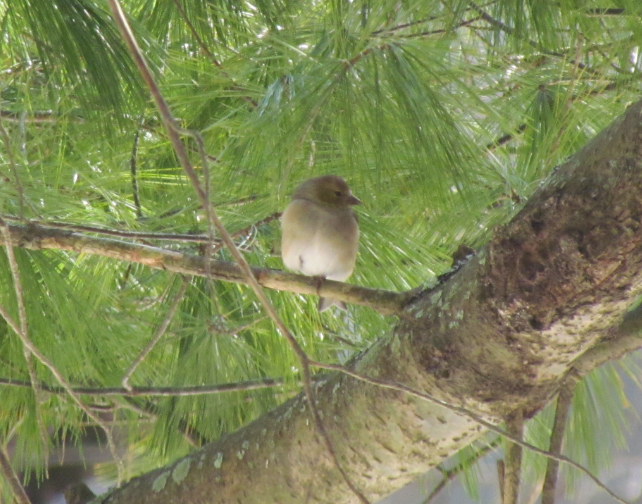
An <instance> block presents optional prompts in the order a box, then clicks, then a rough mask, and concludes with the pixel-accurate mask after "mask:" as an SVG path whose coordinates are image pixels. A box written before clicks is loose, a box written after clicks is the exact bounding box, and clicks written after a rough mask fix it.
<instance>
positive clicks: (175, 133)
mask: <svg viewBox="0 0 642 504" xmlns="http://www.w3.org/2000/svg"><path fill="white" fill-rule="evenodd" d="M108 2H109V5H110V7H111V10H112V14H113V16H114V19H115V20H116V24H117V25H118V28H119V30H120V32H121V35H122V37H123V38H124V40H125V43H126V44H127V46H128V48H129V51H130V53H131V55H132V57H133V58H134V61H135V63H136V66H137V67H138V70H139V71H140V73H141V76H142V77H143V80H144V81H145V83H146V84H147V87H148V89H149V91H150V93H151V95H152V97H153V99H154V101H155V103H156V107H157V108H158V111H159V112H160V115H161V118H162V120H163V124H164V125H165V128H166V130H167V134H168V136H169V138H170V141H171V143H172V146H173V147H174V151H175V152H176V155H177V157H178V159H179V161H180V163H181V166H182V167H183V170H185V173H186V174H187V176H188V178H189V179H190V182H191V183H192V186H193V187H194V190H195V192H196V194H197V196H198V197H199V200H200V201H201V204H202V205H203V208H204V209H205V210H206V212H207V218H208V222H209V223H210V225H214V226H215V227H216V229H217V230H218V232H219V234H220V235H221V237H222V239H223V242H224V243H225V246H226V247H227V248H228V250H229V251H230V253H231V254H232V256H233V257H234V260H235V261H236V262H237V264H238V265H239V268H240V269H241V271H242V272H243V274H244V276H245V277H246V279H247V281H248V283H249V285H250V286H251V287H252V290H253V291H254V293H255V294H256V296H257V298H258V299H259V301H260V303H261V305H262V306H263V308H264V309H265V311H266V312H267V313H268V315H269V316H270V318H271V319H272V320H273V321H274V323H275V325H276V326H277V328H278V329H279V331H280V332H281V335H282V336H283V337H284V338H285V339H286V341H287V342H288V343H289V344H290V347H291V348H292V350H293V351H294V352H295V354H296V355H297V357H298V359H299V361H300V363H301V368H302V369H301V370H302V374H303V388H304V390H305V396H306V398H307V401H308V404H309V407H310V411H311V413H312V415H313V419H314V423H315V425H316V427H317V429H318V431H319V433H320V434H321V437H322V438H323V440H324V442H325V444H326V447H327V449H328V451H329V453H330V455H331V456H332V458H333V460H334V463H335V465H336V467H337V469H338V470H339V472H340V473H341V475H342V477H343V479H344V481H345V482H346V484H347V485H348V487H349V488H350V490H351V491H352V492H353V493H354V494H355V495H356V496H357V498H358V499H359V500H360V501H361V502H362V503H368V500H367V499H366V497H365V496H364V495H363V494H362V493H361V491H360V490H359V489H357V488H356V487H355V485H354V484H353V483H352V481H350V478H349V477H348V474H347V473H346V472H345V470H344V469H343V467H342V466H341V464H340V463H339V459H338V457H337V455H336V453H335V451H334V448H333V446H332V443H331V441H330V438H329V436H328V433H327V432H326V430H325V427H324V425H323V423H322V422H321V417H320V415H319V412H318V410H317V408H316V404H315V400H314V392H313V390H312V385H311V379H310V359H309V357H308V356H307V354H306V353H305V352H304V351H303V348H301V346H300V345H299V343H298V342H297V340H296V339H295V338H294V336H293V335H292V333H291V332H290V331H289V329H288V328H287V327H286V326H285V324H284V323H283V321H282V320H281V319H280V317H279V315H278V314H277V312H276V310H275V309H274V307H273V306H272V304H271V303H270V301H269V299H268V298H267V296H266V295H265V293H264V292H263V289H262V288H261V286H260V284H259V283H258V281H257V280H256V278H255V277H254V275H253V273H252V269H251V267H250V265H249V264H248V262H247V261H246V260H245V258H244V257H243V255H242V254H241V252H240V251H239V250H238V248H237V247H236V244H235V243H234V240H233V239H232V237H231V236H230V234H229V233H228V231H227V229H225V226H224V225H223V223H222V222H221V221H220V219H219V218H218V216H217V215H216V212H215V211H214V207H213V206H212V204H211V202H210V201H209V199H208V197H207V193H206V191H205V190H204V189H203V186H202V185H201V182H200V180H199V179H198V176H197V174H196V172H195V171H194V167H193V166H192V164H191V162H190V160H189V157H188V156H187V152H186V150H185V145H184V144H183V142H182V141H181V139H180V136H179V132H180V128H179V127H178V126H177V124H176V121H175V119H174V117H173V115H172V113H171V110H170V109H169V106H168V104H167V102H166V101H165V98H164V97H163V95H162V93H161V92H160V89H159V88H158V85H157V84H156V82H155V80H154V77H153V76H152V74H151V72H150V70H149V67H148V66H147V62H146V61H145V58H144V56H143V53H142V52H141V50H140V48H139V47H138V44H137V42H136V39H135V37H134V34H133V33H132V31H131V27H130V26H129V23H128V21H127V18H126V16H125V13H124V12H123V10H122V7H121V5H120V2H119V1H118V0H108ZM199 136H200V135H199Z"/></svg>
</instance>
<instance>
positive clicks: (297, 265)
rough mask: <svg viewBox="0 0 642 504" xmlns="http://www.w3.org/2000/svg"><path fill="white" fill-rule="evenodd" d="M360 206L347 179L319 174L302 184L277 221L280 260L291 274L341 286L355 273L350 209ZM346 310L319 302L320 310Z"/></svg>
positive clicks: (332, 301) (353, 220)
mask: <svg viewBox="0 0 642 504" xmlns="http://www.w3.org/2000/svg"><path fill="white" fill-rule="evenodd" d="M360 204H361V201H359V199H357V198H356V197H355V196H353V195H352V192H351V191H350V188H349V187H348V184H347V183H346V181H345V180H343V179H342V178H341V177H339V176H337V175H323V176H321V177H315V178H311V179H308V180H306V181H305V182H303V183H302V184H301V185H299V186H298V187H297V188H296V190H295V191H294V193H293V195H292V201H291V202H290V203H289V204H288V206H287V207H286V209H285V211H284V212H283V215H282V216H281V229H282V239H281V256H282V258H283V264H285V267H286V268H288V269H289V270H292V271H296V272H298V273H303V274H304V275H308V276H316V277H321V278H323V279H325V278H328V279H330V280H338V281H341V282H343V281H344V280H347V279H348V277H349V276H350V275H351V274H352V272H353V271H354V265H355V262H356V260H357V252H358V250H359V224H358V222H357V216H356V214H355V212H354V210H353V209H352V207H353V206H354V205H360ZM331 306H337V307H338V308H340V309H341V310H344V311H346V310H347V306H346V304H345V303H344V302H343V301H339V300H337V299H329V298H323V297H322V298H320V299H319V311H320V312H322V311H325V310H327V309H328V308H330V307H331Z"/></svg>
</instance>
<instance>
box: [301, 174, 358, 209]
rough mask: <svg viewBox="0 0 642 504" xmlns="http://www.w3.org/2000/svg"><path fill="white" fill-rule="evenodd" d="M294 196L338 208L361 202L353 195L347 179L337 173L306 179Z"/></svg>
mask: <svg viewBox="0 0 642 504" xmlns="http://www.w3.org/2000/svg"><path fill="white" fill-rule="evenodd" d="M292 197H293V198H295V199H296V198H303V199H307V200H310V201H314V202H316V203H321V204H323V205H328V206H332V207H337V208H348V207H351V206H353V205H360V204H361V201H359V200H358V199H357V198H355V197H354V196H353V195H352V192H351V191H350V188H349V187H348V184H347V183H346V181H345V180H343V179H342V178H341V177H338V176H336V175H324V176H322V177H315V178H311V179H309V180H306V181H305V182H303V183H302V184H301V185H300V186H299V187H297V188H296V191H294V195H293V196H292Z"/></svg>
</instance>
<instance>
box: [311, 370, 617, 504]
mask: <svg viewBox="0 0 642 504" xmlns="http://www.w3.org/2000/svg"><path fill="white" fill-rule="evenodd" d="M310 366H312V367H317V368H320V369H328V370H330V371H339V372H340V373H343V374H346V375H348V376H352V377H353V378H356V379H357V380H361V381H363V382H365V383H370V384H371V385H376V386H378V387H382V388H387V389H390V390H396V391H398V392H405V393H406V394H409V395H411V396H414V397H418V398H420V399H424V400H426V401H429V402H431V403H433V404H437V405H438V406H442V407H444V408H446V409H448V410H450V411H452V412H453V413H456V414H458V415H460V416H464V417H468V418H470V419H471V420H473V421H475V422H477V423H478V424H479V425H481V426H483V427H486V428H487V429H488V430H490V431H492V432H494V433H496V434H499V435H501V436H503V437H504V438H506V439H508V440H510V441H512V442H513V443H515V444H518V445H520V446H521V447H522V448H526V449H527V450H530V451H532V452H534V453H538V454H539V455H542V456H544V457H546V458H549V459H551V458H552V459H554V460H557V461H558V462H564V463H566V464H568V465H570V466H571V467H574V468H575V469H577V470H578V471H581V472H582V473H584V474H586V475H587V476H588V477H589V478H590V479H591V480H592V481H593V483H595V484H596V485H597V486H598V487H599V488H601V489H602V490H604V491H605V492H606V493H607V494H609V495H610V496H611V497H612V498H613V499H615V500H616V501H617V502H620V503H621V504H629V503H628V502H626V501H625V500H624V499H622V498H621V497H619V496H618V495H616V494H615V493H613V492H612V491H611V490H610V489H609V488H608V487H607V486H606V485H604V483H602V482H601V481H600V480H599V479H598V478H597V477H596V476H595V475H594V474H593V473H592V472H591V471H589V470H588V469H587V468H586V467H584V466H583V465H581V464H578V463H577V462H575V461H574V460H572V459H570V458H568V457H566V456H565V455H561V454H555V453H551V452H549V451H546V450H542V449H541V448H538V447H537V446H534V445H532V444H530V443H527V442H526V441H523V440H521V439H519V438H518V437H515V436H513V435H512V434H510V433H509V432H506V431H505V430H503V429H501V428H500V427H497V426H496V425H494V424H492V423H490V422H488V421H486V420H484V419H483V418H482V417H480V416H479V415H478V414H477V413H475V412H473V411H471V410H469V409H467V408H462V407H461V406H455V405H453V404H450V403H448V402H446V401H442V400H441V399H437V398H436V397H433V396H431V395H430V394H425V393H423V392H420V391H418V390H415V389H413V388H411V387H407V386H406V385H403V384H401V383H395V382H389V381H387V380H380V379H378V378H372V377H370V376H366V375H363V374H360V373H357V372H356V371H352V370H351V369H349V368H347V367H344V366H340V365H338V364H325V363H323V362H316V361H312V360H311V361H310Z"/></svg>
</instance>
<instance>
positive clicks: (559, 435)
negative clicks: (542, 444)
mask: <svg viewBox="0 0 642 504" xmlns="http://www.w3.org/2000/svg"><path fill="white" fill-rule="evenodd" d="M575 384H576V379H575V377H573V376H569V377H568V378H567V379H566V380H565V381H564V383H563V384H562V386H561V388H560V391H559V394H558V395H557V404H556V406H555V420H554V421H553V430H552V431H551V442H550V446H549V448H548V451H550V452H551V453H554V454H556V455H559V454H561V453H562V442H563V441H564V429H565V427H566V418H567V417H568V412H569V409H570V407H571V401H572V399H573V391H574V389H575ZM558 466H559V462H558V461H557V460H555V459H552V458H549V459H548V463H547V465H546V475H545V476H544V484H543V486H542V504H554V503H555V488H556V486H557V469H558Z"/></svg>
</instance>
